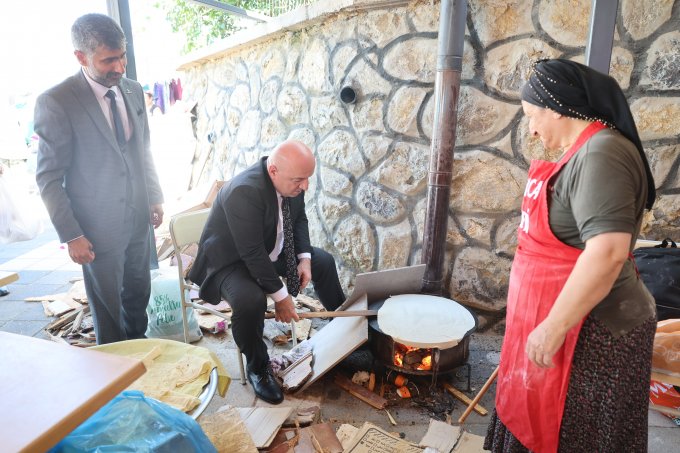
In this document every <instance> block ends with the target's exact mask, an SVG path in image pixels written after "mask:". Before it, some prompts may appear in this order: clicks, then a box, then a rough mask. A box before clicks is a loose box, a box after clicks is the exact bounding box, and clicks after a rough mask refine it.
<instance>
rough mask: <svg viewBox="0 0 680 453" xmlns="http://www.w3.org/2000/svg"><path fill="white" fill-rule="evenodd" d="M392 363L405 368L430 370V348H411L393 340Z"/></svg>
mask: <svg viewBox="0 0 680 453" xmlns="http://www.w3.org/2000/svg"><path fill="white" fill-rule="evenodd" d="M394 364H395V365H396V366H398V367H401V368H404V369H406V370H416V371H430V370H431V369H432V349H421V348H413V347H410V346H406V345H403V344H401V343H396V342H395V343H394Z"/></svg>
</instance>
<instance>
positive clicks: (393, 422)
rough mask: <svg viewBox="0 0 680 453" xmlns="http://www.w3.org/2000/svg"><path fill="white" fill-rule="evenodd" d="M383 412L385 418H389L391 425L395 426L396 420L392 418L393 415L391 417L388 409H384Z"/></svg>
mask: <svg viewBox="0 0 680 453" xmlns="http://www.w3.org/2000/svg"><path fill="white" fill-rule="evenodd" d="M385 413H386V414H387V418H389V419H390V423H391V424H392V426H397V421H396V420H395V419H394V417H392V414H390V411H388V410H387V409H385Z"/></svg>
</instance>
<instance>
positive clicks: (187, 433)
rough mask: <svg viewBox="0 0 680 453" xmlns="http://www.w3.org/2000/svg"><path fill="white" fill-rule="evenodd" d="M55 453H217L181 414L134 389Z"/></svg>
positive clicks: (96, 415)
mask: <svg viewBox="0 0 680 453" xmlns="http://www.w3.org/2000/svg"><path fill="white" fill-rule="evenodd" d="M56 452H60V453H61V452H64V453H71V452H79V453H80V452H93V453H99V452H102V453H103V452H116V453H118V452H121V453H122V452H135V453H147V452H148V453H151V452H154V453H178V452H182V453H184V452H187V453H191V452H196V453H211V452H215V453H217V450H216V449H215V447H214V446H213V444H212V443H211V442H210V440H209V439H208V437H207V436H206V435H205V433H204V432H203V430H202V429H201V427H200V426H199V424H198V423H197V422H196V420H194V419H193V418H191V417H189V416H188V415H187V414H185V413H184V412H182V411H180V410H177V409H175V408H173V407H170V406H168V405H167V404H164V403H161V402H160V401H157V400H155V399H153V398H146V397H145V396H144V394H143V393H142V392H140V391H137V390H127V391H124V392H122V393H120V394H119V395H118V396H116V397H115V398H114V399H113V400H111V401H109V403H108V404H106V405H105V406H104V407H102V408H101V409H99V410H98V411H97V412H95V413H94V415H92V416H91V417H90V418H89V419H87V420H85V421H84V422H83V423H82V424H81V425H80V426H79V427H77V428H76V429H74V430H73V431H72V432H71V433H70V434H69V435H68V436H66V437H65V438H64V439H63V440H62V441H61V442H59V443H58V444H57V445H56V446H55V447H54V448H52V449H51V450H50V453H56Z"/></svg>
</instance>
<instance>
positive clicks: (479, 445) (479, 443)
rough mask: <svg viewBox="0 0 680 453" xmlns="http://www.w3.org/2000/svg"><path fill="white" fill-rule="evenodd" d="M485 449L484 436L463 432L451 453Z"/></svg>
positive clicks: (479, 452)
mask: <svg viewBox="0 0 680 453" xmlns="http://www.w3.org/2000/svg"><path fill="white" fill-rule="evenodd" d="M483 451H485V450H484V437H482V436H478V435H476V434H471V433H468V432H463V434H462V435H461V436H460V439H458V443H457V444H456V448H454V449H453V451H452V452H451V453H481V452H483Z"/></svg>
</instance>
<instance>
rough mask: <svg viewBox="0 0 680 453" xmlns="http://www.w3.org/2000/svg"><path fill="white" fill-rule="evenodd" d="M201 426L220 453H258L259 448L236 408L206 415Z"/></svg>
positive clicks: (200, 422)
mask: <svg viewBox="0 0 680 453" xmlns="http://www.w3.org/2000/svg"><path fill="white" fill-rule="evenodd" d="M199 424H200V425H201V428H202V429H203V432H205V434H206V436H208V438H209V439H210V442H212V444H213V445H214V446H215V448H216V449H217V451H218V452H220V453H257V448H256V447H255V443H253V439H252V438H251V437H250V433H249V432H248V429H247V428H246V425H245V423H243V420H241V416H240V415H239V413H238V411H237V410H236V408H235V407H230V408H229V409H227V410H224V411H221V412H216V413H214V414H210V415H205V416H203V417H201V418H200V419H199Z"/></svg>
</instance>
